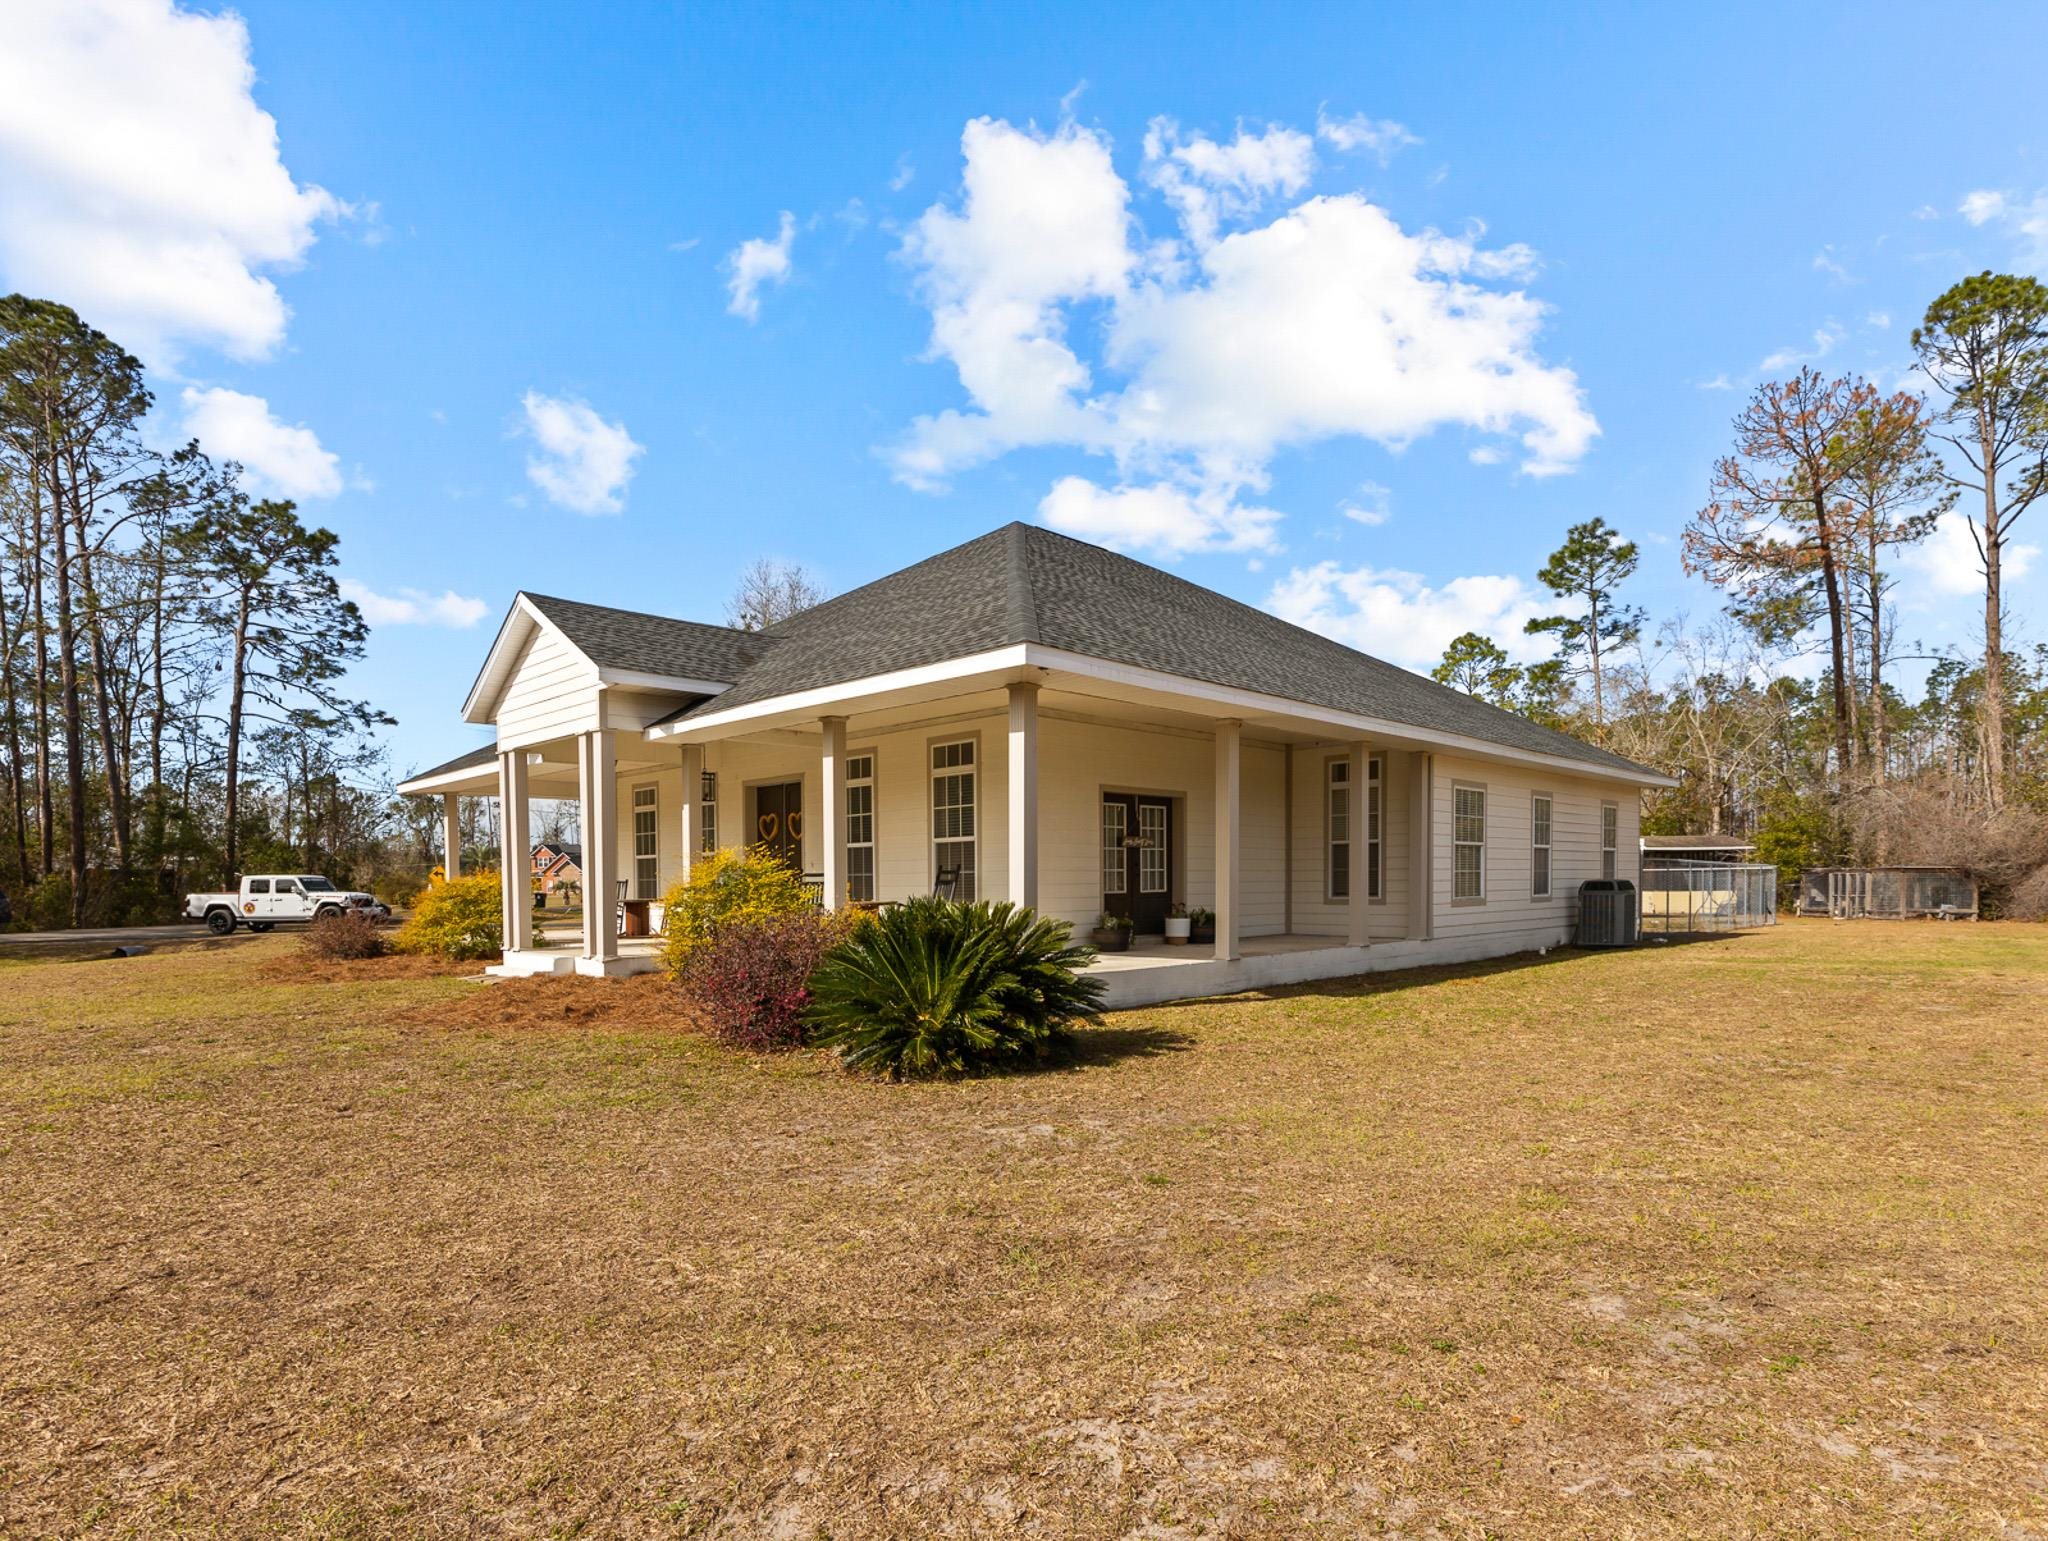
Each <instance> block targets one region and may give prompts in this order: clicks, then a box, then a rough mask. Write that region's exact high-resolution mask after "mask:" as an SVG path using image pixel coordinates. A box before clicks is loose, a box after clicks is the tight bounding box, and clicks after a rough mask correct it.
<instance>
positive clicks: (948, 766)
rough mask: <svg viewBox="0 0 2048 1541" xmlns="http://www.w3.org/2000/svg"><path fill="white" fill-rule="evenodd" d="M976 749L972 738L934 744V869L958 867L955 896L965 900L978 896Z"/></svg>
mask: <svg viewBox="0 0 2048 1541" xmlns="http://www.w3.org/2000/svg"><path fill="white" fill-rule="evenodd" d="M974 748H975V745H974V740H973V739H971V738H965V739H960V740H958V741H957V742H955V743H950V744H934V745H932V866H933V867H934V869H939V868H945V867H957V868H959V870H960V881H959V883H958V885H957V886H956V887H955V888H954V890H953V896H954V897H955V898H956V899H963V900H972V899H973V898H974V896H975V883H974V875H975V867H976V861H975V856H976V851H977V847H978V839H977V830H976V826H975V806H974V791H975V788H974V775H975V772H974Z"/></svg>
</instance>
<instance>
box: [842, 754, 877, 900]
mask: <svg viewBox="0 0 2048 1541" xmlns="http://www.w3.org/2000/svg"><path fill="white" fill-rule="evenodd" d="M846 897H847V898H849V899H851V900H853V901H854V902H855V903H856V904H872V903H873V902H874V898H875V757H874V756H873V755H871V754H855V755H848V756H847V758H846Z"/></svg>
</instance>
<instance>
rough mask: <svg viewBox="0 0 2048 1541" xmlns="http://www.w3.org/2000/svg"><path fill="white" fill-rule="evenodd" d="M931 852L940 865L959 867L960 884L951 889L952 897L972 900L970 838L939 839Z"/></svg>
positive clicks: (972, 879) (972, 859) (972, 877)
mask: <svg viewBox="0 0 2048 1541" xmlns="http://www.w3.org/2000/svg"><path fill="white" fill-rule="evenodd" d="M933 852H934V854H935V855H936V856H937V858H938V864H939V865H940V866H941V867H958V868H959V869H960V886H959V887H958V888H956V889H954V891H953V897H954V898H956V899H960V900H963V901H966V900H972V899H973V898H974V896H975V887H974V842H973V841H972V840H941V841H939V842H938V843H937V844H936V845H935V846H934V847H933Z"/></svg>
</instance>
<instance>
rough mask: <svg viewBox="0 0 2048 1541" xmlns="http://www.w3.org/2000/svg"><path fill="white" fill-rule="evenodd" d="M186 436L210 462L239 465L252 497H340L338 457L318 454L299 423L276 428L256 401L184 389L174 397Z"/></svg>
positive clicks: (219, 390)
mask: <svg viewBox="0 0 2048 1541" xmlns="http://www.w3.org/2000/svg"><path fill="white" fill-rule="evenodd" d="M179 400H180V401H181V402H183V404H184V407H185V432H186V434H187V435H188V436H190V437H192V438H195V439H197V440H198V441H199V447H200V448H201V449H203V450H205V451H206V453H207V454H209V455H211V456H212V457H213V458H214V459H215V460H235V461H240V462H241V464H242V467H243V469H244V470H245V471H247V472H248V473H249V481H250V482H251V484H252V486H253V489H254V490H255V491H257V492H263V493H272V494H275V495H276V496H278V497H284V498H331V497H333V496H335V495H336V494H337V493H339V492H340V491H341V488H342V476H341V457H340V456H338V455H336V454H334V453H333V452H332V451H330V450H326V449H323V448H321V445H320V436H319V435H318V434H316V433H314V432H313V430H312V429H310V428H308V427H306V426H305V425H304V424H303V423H301V424H296V425H295V424H292V423H281V422H279V421H278V420H277V418H276V416H275V415H273V414H272V412H271V410H270V403H269V402H267V401H265V400H264V399H263V398H262V397H261V396H250V395H246V394H244V393H243V392H241V391H231V390H227V389H225V388H223V387H220V386H212V387H207V388H204V389H201V388H199V387H194V386H187V387H186V388H185V389H184V391H182V392H181V393H180V395H179Z"/></svg>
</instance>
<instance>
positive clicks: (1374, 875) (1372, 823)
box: [1365, 755, 1385, 899]
mask: <svg viewBox="0 0 2048 1541" xmlns="http://www.w3.org/2000/svg"><path fill="white" fill-rule="evenodd" d="M1380 764H1381V762H1380V757H1379V756H1378V755H1374V756H1372V757H1371V758H1370V759H1369V760H1367V761H1366V762H1365V896H1366V898H1368V899H1377V898H1379V897H1380V872H1381V868H1380V806H1381V802H1382V799H1383V798H1384V796H1385V794H1384V793H1382V792H1381V791H1380V784H1381V782H1382V781H1383V780H1384V779H1385V778H1384V777H1382V776H1381V774H1380Z"/></svg>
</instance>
